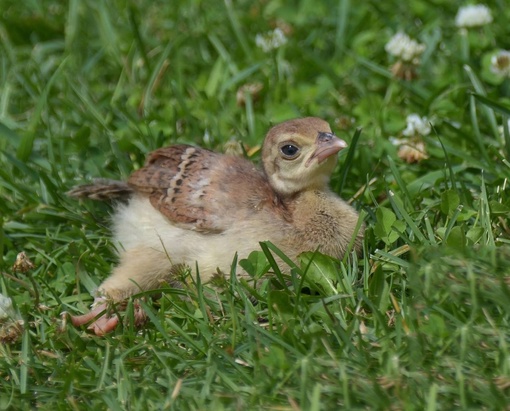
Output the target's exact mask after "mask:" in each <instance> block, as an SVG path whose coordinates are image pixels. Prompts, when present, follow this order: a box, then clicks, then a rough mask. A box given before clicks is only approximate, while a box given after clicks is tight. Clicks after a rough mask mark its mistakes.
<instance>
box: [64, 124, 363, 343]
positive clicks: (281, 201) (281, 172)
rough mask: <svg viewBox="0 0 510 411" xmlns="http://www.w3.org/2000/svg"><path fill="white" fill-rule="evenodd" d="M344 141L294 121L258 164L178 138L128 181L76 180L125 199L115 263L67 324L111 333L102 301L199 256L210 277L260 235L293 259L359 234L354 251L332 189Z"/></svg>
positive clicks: (344, 209)
mask: <svg viewBox="0 0 510 411" xmlns="http://www.w3.org/2000/svg"><path fill="white" fill-rule="evenodd" d="M346 146H347V144H346V143H345V141H343V140H341V139H339V138H338V137H336V136H335V135H334V134H333V133H332V131H331V128H330V127H329V125H328V123H327V122H325V121H324V120H321V119H319V118H315V117H308V118H300V119H295V120H290V121H286V122H284V123H281V124H279V125H276V126H275V127H273V128H272V129H271V130H270V131H269V132H268V134H267V136H266V138H265V141H264V145H263V148H262V165H263V169H262V170H260V169H259V168H257V167H256V166H255V165H254V164H253V163H251V162H250V161H248V160H246V159H244V158H242V157H238V156H232V155H224V154H218V153H215V152H212V151H209V150H205V149H202V148H198V147H192V146H189V145H175V146H171V147H165V148H160V149H158V150H156V151H154V152H152V153H151V154H149V156H148V159H147V162H146V164H145V166H144V167H142V168H141V169H139V170H138V171H135V172H134V173H133V174H132V175H131V176H130V177H129V179H128V181H127V184H126V183H122V182H116V181H109V180H107V181H105V180H99V181H98V182H97V183H94V184H91V185H88V186H81V187H76V188H75V189H73V190H72V191H71V192H70V195H72V196H75V197H89V198H95V199H105V198H108V197H110V198H116V197H125V196H129V199H128V201H127V202H126V203H119V204H118V206H117V209H116V212H115V215H114V217H113V234H114V239H115V241H116V242H117V243H118V244H119V247H118V248H119V250H120V256H119V257H120V260H119V264H118V266H117V267H115V269H114V270H113V273H112V274H111V276H110V277H108V278H107V279H106V280H105V281H104V282H103V283H102V284H101V285H100V286H99V288H98V290H97V297H96V300H95V302H94V304H93V308H92V310H91V311H90V312H89V313H87V314H84V315H81V316H75V317H72V322H73V324H74V325H75V326H79V325H82V324H85V323H88V322H89V321H91V320H94V322H93V323H92V324H91V325H90V326H89V328H90V329H92V330H93V331H94V332H95V333H96V334H97V335H102V334H104V333H106V332H109V331H111V330H113V329H114V328H115V327H116V325H117V323H118V321H119V319H118V318H117V316H116V315H113V316H109V315H107V314H104V315H103V316H101V317H99V318H96V317H97V316H98V315H99V314H100V313H102V312H104V311H105V309H106V307H107V302H108V301H113V302H120V301H123V300H125V299H126V298H128V297H130V296H131V295H133V294H136V293H138V292H141V291H143V290H149V289H154V288H157V287H158V286H159V285H160V284H161V283H162V282H165V281H168V282H171V280H172V278H171V277H172V273H173V271H172V267H176V266H179V265H183V264H185V265H187V266H189V267H195V265H196V264H197V263H198V268H199V273H200V277H201V279H202V281H203V282H206V281H208V280H210V279H211V278H212V277H213V275H215V274H216V273H217V272H218V270H219V271H220V272H223V273H228V272H229V271H230V266H231V264H232V260H233V258H234V255H235V253H236V252H237V254H238V256H239V259H242V258H246V257H247V256H248V255H249V253H250V252H251V251H253V250H255V249H257V248H258V246H259V242H260V241H266V240H268V241H271V242H272V243H273V244H275V245H276V246H277V247H278V248H279V249H280V250H282V251H283V252H284V253H285V254H286V255H287V256H289V257H290V258H293V259H295V258H296V257H297V256H298V255H299V254H300V253H302V252H304V251H313V250H316V249H317V248H318V249H319V251H321V252H322V253H324V254H328V255H330V256H334V257H336V258H342V257H343V255H344V253H345V252H346V250H347V247H348V244H349V243H350V242H351V239H352V238H353V236H356V237H355V241H354V248H355V250H356V251H357V252H359V251H360V249H361V242H362V235H363V229H360V230H359V231H358V232H357V233H355V228H356V226H357V222H358V214H357V213H356V211H355V210H354V209H353V208H352V207H350V206H349V205H348V204H346V203H345V202H344V201H343V200H342V199H341V198H339V197H338V196H337V195H335V194H334V193H333V192H332V191H331V190H330V189H329V188H328V183H329V178H330V175H331V173H332V171H333V169H334V167H335V165H336V162H337V156H336V154H337V153H338V152H339V151H340V150H342V149H343V148H345V147H346ZM174 271H175V270H174ZM238 273H239V275H243V271H242V269H241V268H240V267H238Z"/></svg>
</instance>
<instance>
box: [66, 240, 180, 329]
mask: <svg viewBox="0 0 510 411" xmlns="http://www.w3.org/2000/svg"><path fill="white" fill-rule="evenodd" d="M172 268H173V266H172V264H171V262H170V260H169V258H168V256H167V255H166V253H164V252H161V251H157V250H155V249H153V248H145V247H144V248H138V249H131V250H129V252H127V251H124V252H123V253H122V254H121V255H120V262H119V265H118V266H117V267H115V268H114V270H113V272H112V275H111V276H110V277H108V278H107V279H106V280H105V281H104V282H103V283H102V284H101V285H100V286H99V289H98V292H97V293H98V297H96V298H95V300H94V303H93V304H92V307H91V310H90V311H89V312H88V313H86V314H83V315H78V316H71V322H72V323H73V325H74V326H75V327H79V326H81V325H84V324H87V323H90V322H91V321H92V323H90V325H89V326H88V329H89V330H91V331H93V332H94V333H95V334H96V335H104V334H106V333H109V332H111V331H113V330H114V329H115V328H116V327H117V325H118V324H119V322H120V319H119V317H118V314H117V312H116V311H119V310H122V309H124V308H125V307H126V300H127V299H128V298H129V297H131V296H132V295H134V294H137V293H140V292H142V291H147V290H151V289H156V288H159V287H160V286H161V284H162V283H163V282H170V280H171V279H172V277H173V276H174V272H173V270H172ZM146 319H147V315H146V314H145V312H144V311H143V309H142V307H141V306H140V303H139V302H138V301H136V300H135V301H134V323H135V326H139V325H141V324H143V323H144V322H145V321H146Z"/></svg>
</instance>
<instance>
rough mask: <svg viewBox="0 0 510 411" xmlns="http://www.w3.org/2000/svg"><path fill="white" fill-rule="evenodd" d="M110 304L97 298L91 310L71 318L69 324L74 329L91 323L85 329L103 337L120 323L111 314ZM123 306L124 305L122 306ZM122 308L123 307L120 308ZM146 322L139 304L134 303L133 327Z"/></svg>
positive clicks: (145, 316)
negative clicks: (71, 324)
mask: <svg viewBox="0 0 510 411" xmlns="http://www.w3.org/2000/svg"><path fill="white" fill-rule="evenodd" d="M111 304H112V303H111V302H109V301H107V300H106V298H104V297H98V298H96V299H95V300H94V303H93V304H92V308H91V310H90V311H89V312H88V313H86V314H83V315H73V316H71V322H72V323H73V325H74V326H75V327H80V326H82V325H84V324H87V323H89V322H90V321H92V323H91V324H89V326H88V327H87V329H88V330H90V331H92V332H93V333H94V334H96V335H97V336H103V335H105V334H108V333H109V332H112V331H113V330H115V328H116V327H117V325H118V324H119V322H120V319H119V316H118V314H116V313H113V314H112V312H111V311H112V310H111ZM122 305H123V306H124V304H122ZM120 308H123V307H120ZM146 320H147V315H146V314H145V312H144V311H143V309H142V307H141V306H140V304H139V303H138V302H137V301H135V302H134V323H135V326H137V327H138V326H140V325H142V324H143V323H144V322H145V321H146Z"/></svg>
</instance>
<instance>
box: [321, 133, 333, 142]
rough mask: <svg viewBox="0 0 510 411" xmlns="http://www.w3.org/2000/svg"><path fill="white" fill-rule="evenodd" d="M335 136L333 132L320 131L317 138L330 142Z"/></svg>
mask: <svg viewBox="0 0 510 411" xmlns="http://www.w3.org/2000/svg"><path fill="white" fill-rule="evenodd" d="M334 137H335V136H334V135H333V134H331V133H325V132H322V131H320V132H319V135H318V136H317V139H318V140H319V141H321V142H325V143H326V142H328V141H330V140H332V139H333V138H334Z"/></svg>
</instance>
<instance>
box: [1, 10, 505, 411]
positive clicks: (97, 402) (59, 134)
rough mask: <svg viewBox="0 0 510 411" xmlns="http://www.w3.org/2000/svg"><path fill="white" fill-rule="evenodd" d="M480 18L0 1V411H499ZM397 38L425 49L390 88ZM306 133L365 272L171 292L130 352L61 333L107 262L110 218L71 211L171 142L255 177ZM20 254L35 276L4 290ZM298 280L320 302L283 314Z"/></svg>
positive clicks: (500, 90) (488, 75)
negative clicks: (331, 138) (408, 135)
mask: <svg viewBox="0 0 510 411" xmlns="http://www.w3.org/2000/svg"><path fill="white" fill-rule="evenodd" d="M485 4H486V5H487V6H488V7H489V9H490V10H491V13H492V16H493V22H492V23H490V24H486V25H483V26H480V27H473V28H468V29H459V28H458V27H456V26H455V16H456V14H457V12H458V10H459V8H460V7H461V6H464V5H465V3H464V2H461V1H446V0H434V1H427V2H426V1H418V0H412V1H409V2H397V1H385V2H379V1H375V0H374V1H372V0H368V1H365V2H353V1H352V0H338V1H323V2H313V1H310V0H302V1H295V2H290V3H286V2H282V1H278V0H263V1H262V0H261V1H254V2H248V1H232V0H225V1H223V2H218V3H215V4H214V5H212V4H211V3H210V2H204V1H201V0H191V1H182V0H177V1H174V2H171V3H169V2H163V1H145V0H142V1H138V2H130V1H125V0H117V1H114V0H112V1H108V0H97V1H95V2H85V1H78V0H70V1H68V2H62V1H50V0H28V1H25V2H19V1H11V0H0V10H1V14H0V162H1V167H0V251H1V253H0V254H1V256H2V258H1V259H0V270H1V277H0V292H1V293H2V294H4V295H6V296H9V297H11V298H12V300H13V304H14V306H15V308H16V309H17V310H19V312H20V314H21V316H22V318H23V320H24V321H25V327H24V330H23V331H21V333H20V335H19V336H17V335H15V337H13V338H12V339H11V340H9V339H5V340H4V343H3V344H2V345H0V381H1V384H0V408H2V409H29V408H38V409H50V408H51V409H91V408H94V409H112V410H117V409H148V408H157V409H171V408H173V409H179V410H187V409H190V410H194V409H211V410H213V409H214V410H221V409H242V410H245V409H279V410H283V409H288V410H299V409H302V410H319V409H324V410H327V409H395V410H399V409H406V410H410V409H417V410H423V409H426V410H436V409H437V410H442V409H444V410H450V409H508V398H509V390H510V348H509V344H510V337H509V336H510V325H509V320H510V312H509V311H510V304H509V301H510V290H509V287H510V260H509V258H510V248H509V231H510V229H509V227H508V216H509V212H510V201H509V198H508V188H507V185H508V177H509V175H510V163H509V154H510V144H509V141H510V137H509V133H508V120H509V116H510V78H509V77H508V76H507V77H505V76H503V75H499V76H498V75H497V74H495V73H494V72H493V71H491V59H492V57H493V56H494V55H496V53H497V52H498V50H509V49H510V37H509V36H508V24H507V22H508V21H509V20H510V9H509V8H508V7H507V4H506V2H504V1H501V0H493V1H487V2H486V3H485ZM275 30H279V31H280V32H281V33H283V36H284V38H285V40H286V41H285V42H284V44H280V45H278V46H277V47H274V48H273V49H270V50H265V49H264V47H261V46H260V42H257V36H259V38H262V39H264V38H265V39H266V43H267V41H268V40H267V39H268V36H270V35H271V33H274V32H275ZM399 31H403V32H406V33H407V34H408V35H409V36H411V37H412V38H414V39H416V40H417V41H419V42H420V43H421V44H423V45H425V51H424V52H423V54H422V55H421V57H420V61H419V63H418V62H416V63H412V64H410V68H409V67H408V69H407V72H406V73H407V79H406V78H402V77H406V76H402V75H401V76H400V77H399V75H398V71H396V70H395V67H396V66H395V64H397V63H398V61H397V59H396V58H395V57H394V56H390V55H389V54H388V53H387V52H386V50H385V45H386V44H387V43H388V41H389V39H390V38H391V37H392V36H393V35H394V34H395V33H397V32H399ZM269 48H270V47H269ZM509 64H510V63H509ZM391 68H393V70H391ZM413 113H416V114H418V115H419V116H421V117H427V119H429V120H430V121H431V122H432V124H433V127H432V131H431V132H430V134H428V135H425V136H419V137H420V141H421V143H423V144H424V147H425V149H426V152H427V157H428V158H423V159H422V160H421V161H416V162H413V163H408V162H406V161H405V159H403V158H401V157H402V156H400V155H399V147H398V146H396V145H395V144H394V143H393V142H392V141H393V140H392V139H395V138H396V139H400V138H402V137H404V136H403V134H402V133H403V130H404V129H405V128H406V118H407V116H408V115H410V114H413ZM307 115H313V116H318V117H322V118H324V119H326V120H327V121H329V122H330V124H331V125H332V128H333V130H334V131H335V132H336V133H337V134H338V135H339V136H341V137H342V138H344V139H346V140H347V141H348V142H350V143H351V147H352V150H351V151H350V152H349V153H347V155H344V156H343V157H342V159H341V162H340V165H339V168H338V170H337V171H336V172H335V174H334V176H333V180H332V187H333V189H334V190H335V191H336V192H338V193H339V194H340V193H341V195H342V197H344V198H345V199H350V200H352V202H353V205H354V206H355V207H356V208H357V209H359V210H360V211H362V212H363V214H364V215H365V219H366V224H367V232H366V240H365V253H364V256H363V258H361V259H359V260H357V259H355V258H348V259H345V261H344V262H342V263H341V264H340V265H338V264H334V263H332V262H331V261H330V260H327V259H326V258H323V257H321V256H318V257H317V260H315V261H316V264H315V265H314V266H313V267H312V268H310V267H308V265H307V263H306V261H307V260H306V256H305V257H304V258H303V261H301V265H299V263H298V265H297V266H294V267H293V268H292V270H290V277H289V278H290V283H289V282H287V281H280V280H282V278H280V277H277V278H276V279H275V280H273V281H270V280H263V281H262V280H259V283H258V289H257V290H254V289H253V288H252V285H251V284H248V283H239V282H238V281H237V280H236V279H235V276H232V278H231V280H232V281H231V282H229V283H227V284H223V285H220V287H222V288H220V289H222V290H223V292H218V291H215V290H213V289H210V288H209V287H208V286H207V285H202V284H200V283H196V281H197V280H196V279H193V278H191V279H188V281H191V283H192V284H191V285H190V287H188V288H185V289H184V290H173V289H170V288H168V289H164V290H163V296H162V298H161V299H159V300H158V302H157V306H153V305H149V304H145V303H144V304H145V305H144V306H145V308H146V310H147V312H148V313H149V317H150V322H149V323H148V324H147V325H146V327H145V328H144V329H143V330H141V331H137V330H134V329H133V328H132V327H130V326H129V325H127V326H125V327H124V328H121V329H119V330H118V331H116V332H115V333H114V334H111V335H108V336H106V337H105V338H102V339H100V338H96V337H93V336H90V335H88V334H87V333H86V332H85V331H84V330H76V329H73V328H72V327H69V326H67V327H66V326H65V320H64V319H63V317H61V316H60V313H61V312H62V311H69V312H72V313H77V312H82V311H83V310H85V309H86V307H87V306H88V305H89V304H90V302H91V297H90V296H89V293H90V292H91V291H92V290H93V289H94V288H95V287H96V286H97V285H98V284H99V283H100V282H101V281H102V280H103V279H104V278H105V277H106V276H107V275H108V273H109V272H110V270H111V267H112V265H113V264H114V263H115V253H114V249H113V247H112V245H111V244H110V240H109V230H108V222H109V213H110V211H111V207H110V206H109V205H107V204H100V203H92V202H83V203H78V202H76V201H75V200H72V199H69V198H67V197H66V195H65V192H66V191H67V190H68V189H69V188H71V187H72V186H73V185H75V184H79V183H83V182H86V181H88V180H90V179H92V178H95V177H106V178H115V179H119V178H126V177H127V176H128V175H129V174H130V172H132V171H133V170H134V169H136V168H138V167H139V166H140V165H141V164H143V161H144V158H145V155H146V153H147V152H149V151H151V150H154V149H156V148H158V147H161V146H163V145H168V144H173V143H176V142H185V143H191V144H197V145H201V146H204V147H207V148H211V149H215V150H219V151H221V150H223V149H224V146H225V144H227V143H229V142H230V141H239V142H241V143H242V144H243V145H244V147H245V148H246V149H247V152H248V153H249V154H250V156H251V157H252V158H253V161H258V158H259V154H258V150H257V148H258V147H259V146H260V144H261V142H262V139H263V136H264V134H265V132H266V131H267V130H268V128H269V127H270V126H271V125H272V124H274V123H277V122H280V121H283V120H286V119H289V118H293V117H300V116H307ZM357 128H362V132H361V134H357V133H356V129H357ZM21 251H25V252H26V253H27V255H28V257H29V258H30V259H31V260H32V261H33V263H34V266H35V268H34V269H31V270H28V271H25V272H23V271H24V270H22V271H21V272H19V271H18V272H16V270H13V268H12V267H13V265H14V264H15V260H16V255H17V254H18V253H19V252H21ZM275 252H276V253H277V252H278V251H277V250H275V249H273V248H271V247H270V246H268V245H266V246H263V248H262V251H259V252H258V253H254V254H253V255H252V256H251V257H250V259H249V260H247V262H245V263H244V264H245V265H246V266H247V267H248V266H249V267H251V269H252V270H253V272H252V273H253V274H254V275H257V274H258V272H257V269H260V265H257V264H259V263H260V264H261V265H262V266H265V265H266V256H267V255H269V256H270V255H271V253H275ZM257 267H258V268H257ZM308 269H310V270H312V274H313V275H314V277H313V278H316V279H317V278H318V276H319V277H320V275H322V274H324V273H325V274H324V275H325V276H326V277H327V278H328V279H329V280H331V281H332V282H333V283H334V285H335V286H334V288H333V289H326V287H323V286H322V285H321V282H320V278H319V280H317V282H318V285H317V290H318V291H319V293H318V294H313V293H312V295H303V294H300V293H299V292H298V291H297V290H299V287H298V286H297V285H298V284H299V275H300V274H301V275H303V274H307V270H308ZM314 270H315V271H314ZM289 284H290V285H289ZM309 285H310V287H312V286H313V284H312V283H310V284H309ZM147 294H148V295H149V294H151V293H147ZM183 294H184V295H186V296H187V297H188V298H187V299H184V300H183V299H180V298H179V296H181V295H183ZM254 296H255V297H256V298H257V301H258V302H257V303H255V302H254V298H253V297H254ZM130 313H131V314H130ZM130 315H132V306H131V305H129V306H128V309H127V316H128V318H129V316H130ZM4 325H5V324H4ZM4 328H5V327H4ZM15 334H16V332H15Z"/></svg>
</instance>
